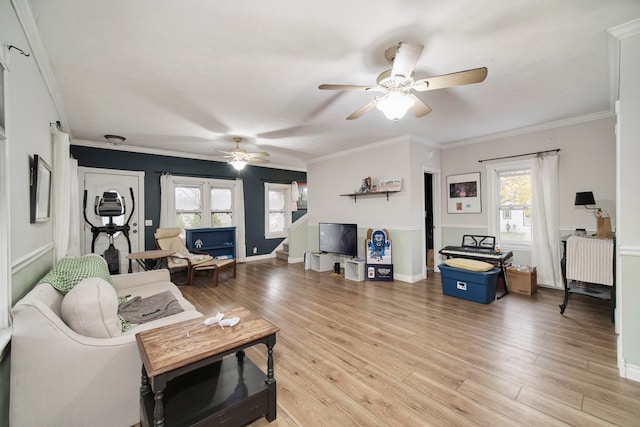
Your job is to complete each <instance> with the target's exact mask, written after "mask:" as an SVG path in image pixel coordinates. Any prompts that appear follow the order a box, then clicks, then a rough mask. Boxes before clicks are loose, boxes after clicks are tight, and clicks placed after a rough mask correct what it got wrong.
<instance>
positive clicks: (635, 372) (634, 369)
mask: <svg viewBox="0 0 640 427" xmlns="http://www.w3.org/2000/svg"><path fill="white" fill-rule="evenodd" d="M624 371H625V372H624V377H625V378H626V379H629V380H631V381H636V382H640V366H636V365H631V364H628V363H626V364H625V367H624Z"/></svg>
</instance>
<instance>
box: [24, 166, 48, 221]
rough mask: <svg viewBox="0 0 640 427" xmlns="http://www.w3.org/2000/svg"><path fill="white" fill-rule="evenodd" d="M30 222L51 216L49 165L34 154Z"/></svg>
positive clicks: (44, 219) (46, 219)
mask: <svg viewBox="0 0 640 427" xmlns="http://www.w3.org/2000/svg"><path fill="white" fill-rule="evenodd" d="M29 195H30V200H31V223H32V224H33V223H36V222H43V221H48V220H49V218H51V166H49V164H47V162H45V161H44V160H43V159H42V157H40V156H38V155H37V154H34V156H33V166H32V167H31V186H30V194H29Z"/></svg>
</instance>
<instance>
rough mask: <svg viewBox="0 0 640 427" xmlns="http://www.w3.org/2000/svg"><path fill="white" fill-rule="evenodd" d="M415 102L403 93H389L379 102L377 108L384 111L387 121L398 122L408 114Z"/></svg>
mask: <svg viewBox="0 0 640 427" xmlns="http://www.w3.org/2000/svg"><path fill="white" fill-rule="evenodd" d="M415 102H416V101H415V100H414V99H413V98H412V97H411V96H409V95H407V94H404V93H402V92H389V93H388V94H387V95H385V96H383V97H382V98H381V99H380V100H379V101H378V103H377V104H376V108H378V110H380V111H382V112H383V113H384V115H385V116H386V117H387V119H389V120H393V121H398V120H399V119H401V118H403V117H404V115H405V114H407V111H409V108H411V107H412V106H413V104H415Z"/></svg>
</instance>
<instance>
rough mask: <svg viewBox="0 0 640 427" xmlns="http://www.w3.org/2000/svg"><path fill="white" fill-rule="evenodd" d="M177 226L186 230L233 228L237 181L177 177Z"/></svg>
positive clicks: (183, 233)
mask: <svg viewBox="0 0 640 427" xmlns="http://www.w3.org/2000/svg"><path fill="white" fill-rule="evenodd" d="M173 184H174V197H175V204H174V206H175V215H176V224H177V226H178V227H180V228H181V229H182V232H181V236H182V237H184V236H185V232H184V230H186V229H189V228H202V227H232V226H234V225H235V222H234V205H233V196H234V194H233V191H234V185H235V184H234V181H227V180H222V179H202V178H184V177H181V178H174V180H173Z"/></svg>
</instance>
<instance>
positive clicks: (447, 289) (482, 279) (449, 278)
mask: <svg viewBox="0 0 640 427" xmlns="http://www.w3.org/2000/svg"><path fill="white" fill-rule="evenodd" d="M438 268H439V269H440V278H441V280H442V293H443V294H445V295H448V296H452V297H457V298H462V299H466V300H469V301H474V302H479V303H482V304H489V303H490V302H491V301H493V300H494V299H496V284H497V280H498V274H499V273H500V269H499V268H496V267H494V268H492V269H491V270H489V271H471V270H465V269H462V268H455V267H449V266H448V265H446V264H440V265H439V266H438Z"/></svg>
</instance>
